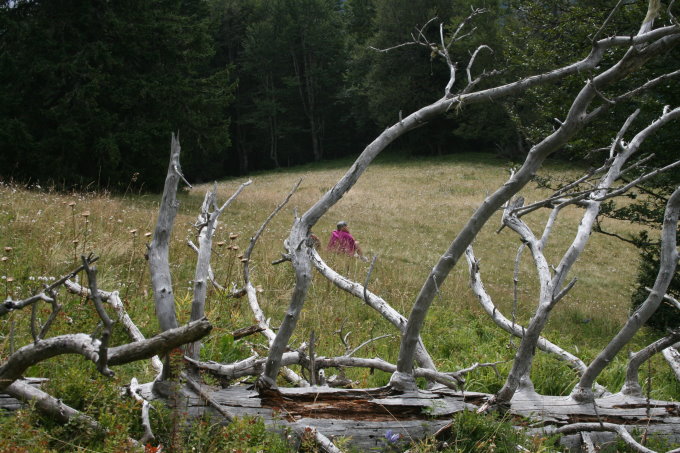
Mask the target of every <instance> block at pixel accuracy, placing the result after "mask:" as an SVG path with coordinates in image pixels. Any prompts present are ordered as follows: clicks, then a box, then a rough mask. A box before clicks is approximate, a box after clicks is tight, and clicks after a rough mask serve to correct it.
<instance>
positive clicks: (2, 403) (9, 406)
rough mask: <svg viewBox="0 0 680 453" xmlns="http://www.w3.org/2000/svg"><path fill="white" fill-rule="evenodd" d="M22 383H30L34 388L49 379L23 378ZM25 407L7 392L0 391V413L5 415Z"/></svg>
mask: <svg viewBox="0 0 680 453" xmlns="http://www.w3.org/2000/svg"><path fill="white" fill-rule="evenodd" d="M23 380H24V383H26V384H27V385H31V386H33V387H35V388H40V386H41V385H42V383H43V382H45V381H47V380H49V379H47V378H33V377H27V378H24V379H23ZM24 407H26V404H24V403H23V402H22V401H20V400H18V399H16V398H14V397H13V396H10V395H8V394H7V393H0V415H6V414H8V413H9V412H13V411H16V410H19V409H23V408H24Z"/></svg>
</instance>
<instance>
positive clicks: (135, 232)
mask: <svg viewBox="0 0 680 453" xmlns="http://www.w3.org/2000/svg"><path fill="white" fill-rule="evenodd" d="M130 234H131V235H133V236H137V229H136V228H134V229H132V230H130Z"/></svg>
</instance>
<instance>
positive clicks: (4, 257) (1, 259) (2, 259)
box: [0, 256, 9, 261]
mask: <svg viewBox="0 0 680 453" xmlns="http://www.w3.org/2000/svg"><path fill="white" fill-rule="evenodd" d="M8 259H9V258H7V257H6V256H3V257H2V258H0V261H7V260H8Z"/></svg>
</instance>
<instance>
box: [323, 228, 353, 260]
mask: <svg viewBox="0 0 680 453" xmlns="http://www.w3.org/2000/svg"><path fill="white" fill-rule="evenodd" d="M328 250H332V251H335V252H342V253H346V254H348V255H354V252H356V250H357V241H356V240H355V239H354V238H353V237H352V235H351V234H349V233H348V232H346V231H342V230H335V231H333V233H331V240H330V241H329V242H328Z"/></svg>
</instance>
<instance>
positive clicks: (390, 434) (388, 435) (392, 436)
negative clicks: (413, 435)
mask: <svg viewBox="0 0 680 453" xmlns="http://www.w3.org/2000/svg"><path fill="white" fill-rule="evenodd" d="M385 439H386V440H387V442H389V443H392V444H393V443H395V442H396V441H398V440H399V439H401V433H395V432H394V431H392V430H391V429H388V430H387V432H385Z"/></svg>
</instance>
